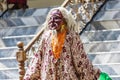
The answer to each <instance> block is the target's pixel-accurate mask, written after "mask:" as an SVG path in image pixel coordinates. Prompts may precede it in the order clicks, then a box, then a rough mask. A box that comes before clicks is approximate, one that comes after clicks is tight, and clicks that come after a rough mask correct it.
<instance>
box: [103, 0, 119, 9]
mask: <svg viewBox="0 0 120 80" xmlns="http://www.w3.org/2000/svg"><path fill="white" fill-rule="evenodd" d="M105 9H106V10H120V0H108V2H107V4H106V8H105Z"/></svg>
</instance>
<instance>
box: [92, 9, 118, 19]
mask: <svg viewBox="0 0 120 80" xmlns="http://www.w3.org/2000/svg"><path fill="white" fill-rule="evenodd" d="M119 13H120V10H113V11H111V10H108V11H100V12H99V13H98V14H97V15H96V16H95V18H94V21H106V20H120V15H119Z"/></svg>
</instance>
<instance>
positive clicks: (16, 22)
mask: <svg viewBox="0 0 120 80" xmlns="http://www.w3.org/2000/svg"><path fill="white" fill-rule="evenodd" d="M45 18H46V15H44V16H30V17H20V18H19V17H16V18H15V17H14V18H7V19H4V23H6V24H7V26H9V27H12V26H25V25H31V26H34V25H41V24H43V23H44V21H45ZM2 22H3V21H2ZM0 24H3V23H0ZM6 24H5V26H6ZM2 26H3V27H5V26H4V24H3V25H2Z"/></svg>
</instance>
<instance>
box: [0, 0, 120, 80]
mask: <svg viewBox="0 0 120 80" xmlns="http://www.w3.org/2000/svg"><path fill="white" fill-rule="evenodd" d="M50 9H51V7H49V8H42V9H27V10H26V11H23V10H17V11H9V12H7V13H6V14H5V15H4V16H3V18H2V19H0V37H1V38H0V80H18V77H19V76H18V62H17V61H16V58H15V55H16V51H17V47H16V44H17V42H18V41H23V42H24V44H25V45H26V44H27V43H28V42H29V41H30V40H31V39H32V38H33V37H34V36H35V34H36V33H37V32H38V31H39V30H40V29H41V27H40V26H41V25H42V23H43V22H44V21H45V17H46V15H47V13H48V11H49V10H50ZM119 13H120V0H108V1H107V3H106V4H105V6H104V7H103V8H102V9H101V10H100V12H99V13H98V14H97V15H96V16H95V18H94V19H93V21H92V22H91V23H90V24H89V25H88V26H87V28H86V30H85V31H84V32H83V33H82V35H81V36H80V37H81V39H82V41H83V43H84V47H85V51H86V53H87V54H88V57H89V58H90V60H91V61H92V62H93V64H94V66H96V67H98V68H100V69H101V70H102V71H104V72H106V73H108V74H109V75H110V76H111V77H112V80H120V58H119V56H120V47H119V46H120V37H119V34H120V28H119V25H120V22H119V19H120V14H119ZM0 14H1V13H0Z"/></svg>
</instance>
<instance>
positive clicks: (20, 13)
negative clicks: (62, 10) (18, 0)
mask: <svg viewBox="0 0 120 80" xmlns="http://www.w3.org/2000/svg"><path fill="white" fill-rule="evenodd" d="M51 8H52V7H48V8H28V9H26V10H25V11H24V10H22V9H20V10H9V11H8V12H6V13H5V14H4V15H3V17H2V18H9V17H29V16H41V15H45V14H47V13H48V12H49V10H50V9H51ZM1 14H2V12H0V15H1Z"/></svg>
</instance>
